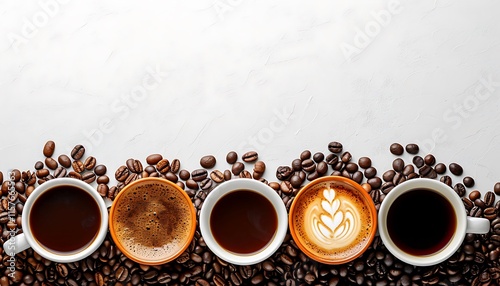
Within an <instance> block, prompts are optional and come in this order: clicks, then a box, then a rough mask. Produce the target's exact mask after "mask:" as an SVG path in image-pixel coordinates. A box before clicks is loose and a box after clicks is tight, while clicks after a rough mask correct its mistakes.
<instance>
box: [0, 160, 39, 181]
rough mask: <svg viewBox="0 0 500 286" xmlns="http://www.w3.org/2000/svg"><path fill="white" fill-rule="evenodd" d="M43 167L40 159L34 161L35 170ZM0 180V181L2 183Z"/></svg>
mask: <svg viewBox="0 0 500 286" xmlns="http://www.w3.org/2000/svg"><path fill="white" fill-rule="evenodd" d="M43 167H45V165H44V164H43V162H42V161H37V162H36V163H35V170H40V169H42V168H43ZM2 182H3V178H2ZM2 182H0V183H2Z"/></svg>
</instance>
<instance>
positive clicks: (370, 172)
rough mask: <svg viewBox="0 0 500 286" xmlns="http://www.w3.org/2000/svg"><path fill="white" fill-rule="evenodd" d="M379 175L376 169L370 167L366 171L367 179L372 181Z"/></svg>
mask: <svg viewBox="0 0 500 286" xmlns="http://www.w3.org/2000/svg"><path fill="white" fill-rule="evenodd" d="M376 175H377V169H375V168H374V167H369V168H367V169H366V170H365V177H366V178H367V179H371V178H373V177H375V176H376Z"/></svg>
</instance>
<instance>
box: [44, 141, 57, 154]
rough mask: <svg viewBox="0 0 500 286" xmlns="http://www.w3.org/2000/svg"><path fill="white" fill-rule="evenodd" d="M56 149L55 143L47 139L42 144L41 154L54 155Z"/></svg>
mask: <svg viewBox="0 0 500 286" xmlns="http://www.w3.org/2000/svg"><path fill="white" fill-rule="evenodd" d="M55 149H56V143H54V141H52V140H49V141H47V142H46V143H45V145H44V146H43V155H44V156H45V157H52V155H54V150H55Z"/></svg>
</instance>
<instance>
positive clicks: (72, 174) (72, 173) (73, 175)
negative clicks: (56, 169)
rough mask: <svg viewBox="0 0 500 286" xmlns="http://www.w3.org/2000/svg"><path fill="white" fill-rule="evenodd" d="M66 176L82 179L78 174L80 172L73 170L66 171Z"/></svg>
mask: <svg viewBox="0 0 500 286" xmlns="http://www.w3.org/2000/svg"><path fill="white" fill-rule="evenodd" d="M68 178H73V179H78V180H81V179H82V175H80V173H77V172H75V171H71V172H69V173H68Z"/></svg>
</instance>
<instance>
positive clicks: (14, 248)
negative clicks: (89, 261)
mask: <svg viewBox="0 0 500 286" xmlns="http://www.w3.org/2000/svg"><path fill="white" fill-rule="evenodd" d="M60 186H71V187H76V188H78V189H80V190H83V191H85V192H86V193H88V194H89V195H91V196H92V198H93V199H94V200H95V202H96V203H97V206H98V208H99V212H100V225H99V227H98V231H97V234H96V235H95V236H94V238H93V240H92V242H90V244H89V245H88V246H86V247H85V248H83V249H82V250H79V251H78V252H68V253H64V252H57V253H56V252H53V251H50V250H49V249H47V248H46V247H44V246H43V245H41V244H40V242H38V241H37V239H36V238H35V237H34V235H33V232H32V229H31V225H30V214H31V210H32V208H33V204H34V203H35V202H36V201H37V200H38V198H40V196H41V195H42V194H44V193H45V192H47V191H49V190H52V189H53V188H55V187H60ZM75 208H78V205H75ZM54 223H55V224H57V222H54ZM22 226H23V233H21V234H18V235H16V236H14V237H11V238H10V239H9V240H7V241H6V242H5V243H4V245H3V249H4V250H5V252H6V254H7V255H9V256H14V255H15V254H17V253H19V252H22V251H23V250H25V249H27V248H30V247H31V248H33V250H34V251H35V252H37V253H38V254H40V255H41V256H42V257H44V258H46V259H48V260H50V261H54V262H59V263H68V262H75V261H78V260H82V259H84V258H86V257H87V256H90V255H91V254H92V253H93V252H94V251H95V250H97V249H98V248H99V246H100V245H101V244H102V242H103V241H104V239H105V238H106V234H107V231H108V210H107V208H106V205H105V203H104V200H103V199H102V197H101V196H100V195H99V193H97V191H96V190H95V189H94V188H93V187H92V186H90V185H89V184H87V183H85V182H83V181H81V180H77V179H72V178H57V179H53V180H50V181H47V182H45V183H43V184H42V185H40V186H39V187H37V188H36V189H35V190H34V191H33V192H32V193H31V195H30V196H29V197H28V199H27V200H26V203H25V204H24V208H23V215H22ZM61 228H64V225H61Z"/></svg>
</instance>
